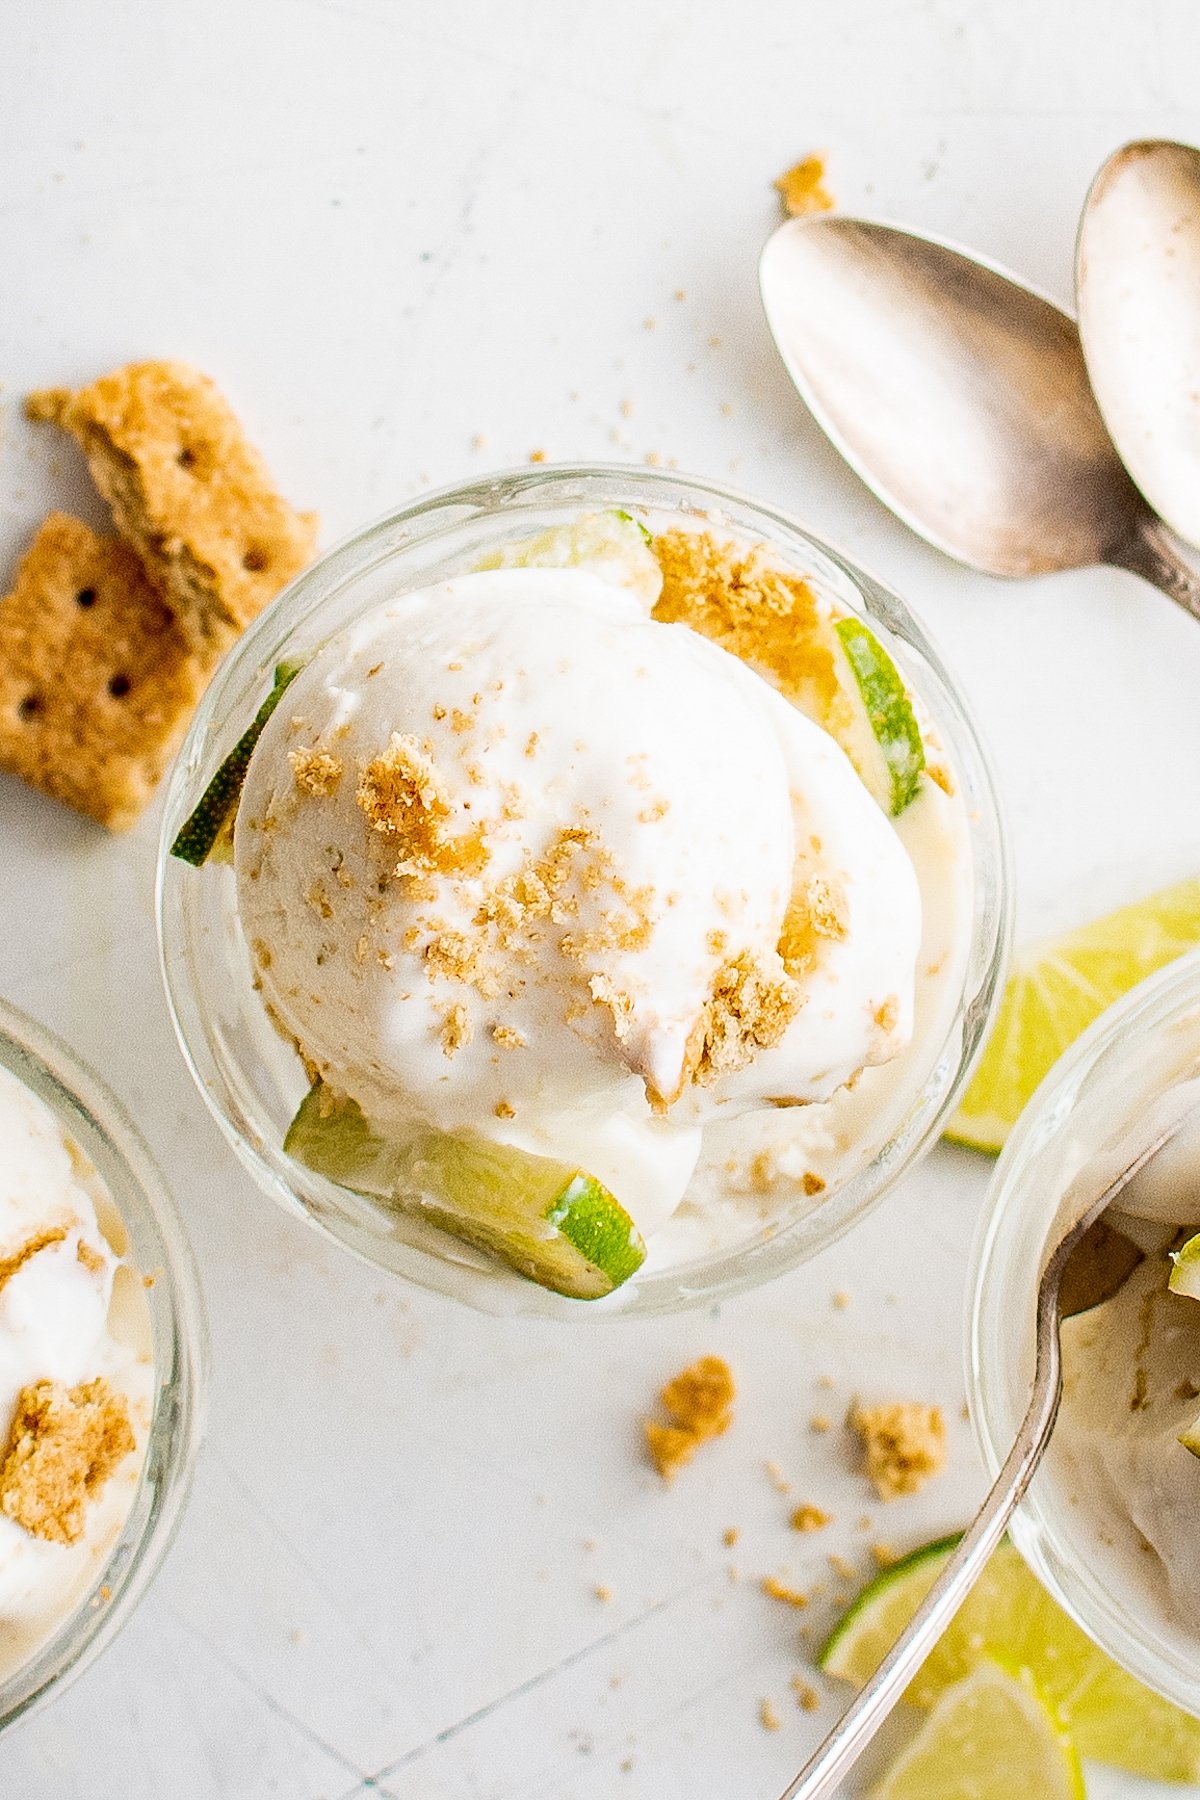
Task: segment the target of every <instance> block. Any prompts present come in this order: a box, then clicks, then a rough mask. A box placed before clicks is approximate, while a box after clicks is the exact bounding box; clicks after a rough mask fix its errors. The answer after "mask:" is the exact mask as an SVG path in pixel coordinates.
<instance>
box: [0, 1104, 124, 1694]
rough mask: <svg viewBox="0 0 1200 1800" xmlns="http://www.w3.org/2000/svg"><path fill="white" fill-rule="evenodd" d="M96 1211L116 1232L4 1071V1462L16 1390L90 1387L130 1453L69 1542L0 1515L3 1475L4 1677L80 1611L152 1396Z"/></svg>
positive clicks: (98, 1190) (92, 1185)
mask: <svg viewBox="0 0 1200 1800" xmlns="http://www.w3.org/2000/svg"><path fill="white" fill-rule="evenodd" d="M98 1209H99V1210H100V1211H101V1212H102V1213H107V1214H108V1215H110V1223H111V1228H112V1231H113V1233H114V1235H115V1233H116V1232H117V1231H119V1229H120V1227H119V1223H118V1222H117V1221H116V1220H115V1215H114V1214H113V1213H112V1203H111V1201H110V1200H109V1198H108V1195H107V1192H106V1190H105V1189H104V1187H103V1184H102V1183H101V1182H100V1180H99V1177H98V1176H97V1174H96V1173H95V1171H94V1170H92V1169H91V1168H90V1167H89V1166H88V1165H87V1164H86V1163H85V1162H84V1159H83V1158H82V1156H81V1155H80V1154H79V1152H78V1151H77V1150H76V1149H75V1148H74V1146H73V1145H72V1144H70V1143H69V1141H68V1140H67V1139H66V1137H65V1136H64V1134H63V1131H62V1129H61V1127H60V1125H59V1123H58V1120H57V1119H56V1118H55V1116H54V1114H53V1113H52V1112H51V1111H50V1109H49V1108H48V1107H47V1106H45V1105H44V1104H43V1102H42V1101H41V1100H39V1099H38V1098H37V1096H36V1095H34V1094H33V1093H31V1092H30V1091H29V1090H28V1089H27V1088H26V1087H25V1086H24V1085H23V1084H22V1083H21V1082H20V1081H18V1080H17V1079H16V1077H15V1076H13V1075H11V1074H10V1073H9V1072H8V1071H7V1070H5V1069H0V1445H2V1446H5V1447H6V1451H5V1454H6V1455H7V1453H8V1452H10V1451H11V1449H12V1445H11V1441H10V1440H11V1434H12V1425H13V1419H14V1416H15V1414H16V1412H17V1409H18V1402H19V1399H20V1396H21V1394H22V1392H23V1391H25V1390H28V1389H30V1388H32V1387H34V1386H35V1385H36V1384H39V1383H45V1382H49V1383H54V1384H56V1387H57V1388H59V1389H61V1390H64V1391H66V1392H68V1393H69V1392H71V1391H72V1390H77V1389H78V1388H80V1387H81V1386H84V1385H86V1384H89V1383H92V1382H95V1381H96V1380H97V1379H98V1378H100V1379H102V1380H103V1381H104V1382H106V1383H107V1385H108V1388H109V1389H111V1390H112V1392H113V1394H114V1395H117V1396H121V1397H123V1399H124V1402H125V1409H126V1411H127V1415H128V1423H129V1425H130V1427H131V1428H132V1433H133V1438H134V1440H135V1446H136V1447H135V1449H134V1450H133V1451H130V1452H129V1453H127V1454H125V1455H124V1456H123V1457H122V1459H121V1461H120V1462H119V1464H118V1465H117V1467H116V1468H115V1469H114V1470H113V1472H112V1473H111V1474H110V1475H109V1476H108V1478H107V1479H106V1480H105V1481H104V1482H103V1484H102V1485H101V1486H99V1487H98V1488H97V1491H96V1492H95V1493H94V1494H92V1495H91V1496H90V1497H89V1498H88V1499H87V1502H86V1506H85V1511H84V1524H83V1529H82V1532H81V1534H80V1535H78V1536H76V1537H75V1540H74V1541H71V1542H65V1541H60V1540H59V1539H56V1538H54V1537H52V1536H46V1535H42V1534H40V1533H39V1532H37V1531H34V1530H30V1529H27V1528H26V1526H25V1525H24V1524H22V1523H20V1522H18V1519H17V1518H13V1517H10V1516H8V1509H9V1507H10V1505H11V1504H12V1503H11V1501H10V1499H9V1497H8V1495H7V1493H6V1491H5V1482H4V1467H2V1466H0V1678H3V1677H4V1676H7V1675H9V1674H11V1673H12V1672H13V1670H14V1669H16V1668H18V1667H20V1665H21V1664H23V1663H24V1662H25V1661H26V1660H27V1659H28V1658H29V1657H30V1656H31V1655H32V1654H33V1653H34V1651H36V1650H37V1648H38V1647H39V1646H40V1644H41V1643H42V1642H44V1640H45V1639H46V1638H47V1637H48V1636H50V1634H51V1633H52V1632H53V1631H54V1629H55V1628H56V1627H57V1626H58V1625H59V1624H60V1623H61V1622H62V1621H63V1620H64V1619H65V1618H66V1617H67V1616H68V1615H69V1614H70V1613H71V1612H72V1610H73V1609H74V1607H75V1606H76V1605H77V1604H78V1602H79V1601H80V1599H81V1598H82V1596H83V1594H84V1593H85V1592H86V1590H87V1588H88V1586H89V1584H90V1582H91V1580H92V1579H93V1578H94V1576H95V1575H96V1573H97V1571H98V1569H99V1566H100V1564H101V1562H102V1561H103V1559H104V1557H105V1556H106V1555H107V1553H108V1551H109V1550H110V1549H111V1547H112V1544H113V1542H114V1540H115V1539H116V1537H117V1535H118V1533H119V1532H120V1529H121V1526H122V1525H123V1524H124V1521H125V1518H126V1516H127V1515H128V1512H129V1508H130V1506H131V1504H132V1501H133V1495H134V1491H135V1488H136V1486H137V1481H138V1476H139V1474H140V1470H141V1463H142V1457H143V1453H144V1446H145V1439H146V1432H147V1430H148V1428H149V1423H150V1408H151V1398H152V1392H153V1369H152V1364H151V1359H150V1355H149V1349H148V1338H147V1334H146V1332H145V1331H144V1330H140V1329H138V1324H137V1322H138V1321H139V1319H144V1314H145V1306H144V1301H143V1300H142V1298H141V1295H140V1293H139V1292H137V1290H139V1289H140V1284H141V1277H140V1276H138V1275H136V1274H135V1273H134V1271H132V1270H130V1269H128V1268H127V1267H125V1266H124V1265H123V1264H122V1262H121V1259H120V1258H119V1257H118V1255H117V1254H116V1252H115V1251H114V1249H113V1245H112V1243H111V1242H110V1238H109V1236H107V1235H106V1233H105V1230H104V1229H102V1227H101V1223H100V1220H99V1218H98V1216H97V1213H98ZM126 1287H128V1290H129V1291H128V1292H126V1291H125V1290H126ZM4 1466H7V1465H4ZM17 1511H18V1514H20V1508H19V1507H18V1508H17Z"/></svg>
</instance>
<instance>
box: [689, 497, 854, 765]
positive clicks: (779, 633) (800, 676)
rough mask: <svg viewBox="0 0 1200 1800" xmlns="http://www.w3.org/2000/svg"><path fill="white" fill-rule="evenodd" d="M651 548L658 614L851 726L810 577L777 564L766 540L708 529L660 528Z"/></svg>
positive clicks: (817, 714) (807, 707)
mask: <svg viewBox="0 0 1200 1800" xmlns="http://www.w3.org/2000/svg"><path fill="white" fill-rule="evenodd" d="M654 554H655V556H656V557H657V559H658V564H659V567H660V569H661V570H662V577H663V585H662V592H661V594H660V595H659V597H658V600H657V601H656V603H655V606H654V617H655V618H656V619H660V620H663V621H665V622H666V623H668V624H678V625H690V626H691V628H692V630H693V631H698V632H700V633H701V635H702V636H703V637H707V638H712V640H713V641H714V643H718V644H720V645H721V646H722V648H723V649H726V650H729V651H730V652H732V654H733V655H734V656H737V657H740V659H741V660H742V661H743V662H745V663H749V664H750V665H751V667H752V668H756V669H758V670H759V672H760V673H762V674H764V675H765V676H766V678H767V679H768V680H769V681H771V682H772V683H773V685H774V686H776V687H778V688H779V689H780V690H781V691H782V692H783V693H784V694H786V695H787V696H788V698H789V699H798V698H802V699H803V701H804V702H805V704H804V707H803V710H804V711H806V712H811V714H812V716H813V717H814V718H817V719H820V720H823V721H826V722H827V729H828V728H829V724H830V723H839V724H842V725H845V726H849V724H850V723H851V717H850V709H849V705H848V702H847V701H846V699H845V696H844V695H843V693H842V688H841V683H840V680H839V677H838V670H837V666H836V664H835V662H834V658H833V652H832V651H831V649H830V647H829V641H828V630H827V609H825V608H823V606H822V604H821V602H820V601H819V600H818V598H817V595H816V594H815V593H814V591H813V589H812V588H811V587H810V586H809V584H808V582H806V581H804V580H803V579H802V578H801V577H800V576H798V575H789V574H787V573H786V572H785V571H784V570H782V569H780V568H778V567H776V566H775V564H774V563H773V562H772V558H771V552H770V551H769V550H768V548H767V546H766V545H765V544H755V545H753V546H752V547H750V548H749V549H743V548H741V547H739V546H738V545H736V544H733V543H730V542H727V541H726V542H722V541H721V540H720V539H718V538H715V537H713V536H712V535H711V534H710V533H707V532H692V531H664V532H659V533H658V534H657V536H656V537H655V539H654Z"/></svg>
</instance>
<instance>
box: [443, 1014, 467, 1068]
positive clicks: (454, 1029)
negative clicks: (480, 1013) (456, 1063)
mask: <svg viewBox="0 0 1200 1800" xmlns="http://www.w3.org/2000/svg"><path fill="white" fill-rule="evenodd" d="M474 1035H475V1033H474V1028H473V1027H472V1024H471V1017H470V1014H469V1013H468V1012H467V1009H466V1007H465V1006H463V1005H461V1004H459V1005H456V1006H452V1007H451V1008H450V1010H449V1012H448V1013H447V1014H446V1016H445V1018H444V1020H443V1021H442V1049H443V1050H444V1051H445V1052H446V1055H447V1056H456V1055H457V1054H458V1052H459V1051H460V1050H461V1049H463V1047H464V1046H465V1045H467V1044H469V1043H470V1041H471V1039H472V1037H473V1036H474Z"/></svg>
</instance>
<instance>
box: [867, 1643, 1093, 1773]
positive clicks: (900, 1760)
mask: <svg viewBox="0 0 1200 1800" xmlns="http://www.w3.org/2000/svg"><path fill="white" fill-rule="evenodd" d="M1035 1796H1036V1800H1084V1785H1083V1770H1082V1769H1081V1768H1080V1766H1079V1752H1078V1751H1077V1750H1076V1748H1075V1745H1074V1744H1073V1743H1072V1742H1071V1737H1070V1734H1069V1733H1068V1732H1067V1731H1066V1730H1065V1729H1064V1728H1063V1725H1062V1723H1061V1722H1060V1720H1059V1719H1058V1717H1057V1715H1056V1714H1055V1711H1054V1709H1053V1707H1051V1706H1050V1705H1048V1704H1047V1702H1046V1700H1045V1699H1044V1698H1043V1697H1042V1695H1041V1694H1040V1693H1039V1692H1038V1689H1037V1686H1036V1684H1035V1683H1034V1681H1033V1678H1032V1676H1031V1675H1030V1674H1029V1672H1028V1671H1027V1670H1022V1671H1020V1672H1014V1673H1010V1672H1009V1671H1008V1670H1007V1669H1004V1668H1002V1667H1001V1666H1000V1665H999V1664H998V1663H996V1662H992V1661H991V1660H989V1659H988V1658H986V1657H985V1658H984V1660H983V1661H982V1662H980V1663H979V1664H978V1666H977V1667H976V1668H974V1669H973V1670H972V1671H971V1673H970V1674H969V1675H967V1676H966V1677H965V1678H964V1679H963V1680H962V1681H956V1682H955V1683H954V1684H953V1686H952V1687H948V1688H947V1689H946V1690H945V1692H944V1693H943V1694H942V1695H941V1697H940V1699H939V1700H938V1702H937V1705H936V1706H935V1707H934V1709H933V1711H932V1712H931V1713H930V1715H929V1717H928V1719H926V1721H925V1723H924V1724H923V1725H922V1727H921V1729H920V1731H919V1732H918V1733H917V1735H916V1737H915V1738H914V1739H913V1741H912V1743H911V1744H909V1745H908V1747H907V1749H905V1750H902V1751H901V1753H900V1755H899V1756H898V1757H897V1758H896V1760H895V1762H894V1763H892V1765H891V1767H890V1768H889V1769H888V1771H887V1773H886V1775H885V1776H884V1777H883V1780H882V1781H880V1782H879V1783H878V1785H877V1786H875V1787H873V1788H872V1789H871V1800H1034V1797H1035Z"/></svg>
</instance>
